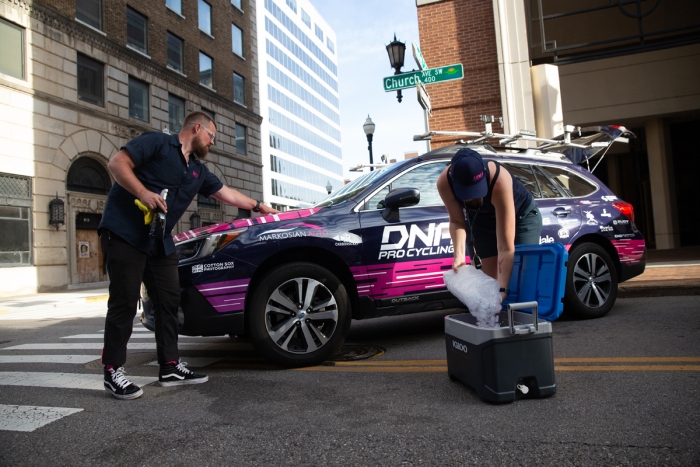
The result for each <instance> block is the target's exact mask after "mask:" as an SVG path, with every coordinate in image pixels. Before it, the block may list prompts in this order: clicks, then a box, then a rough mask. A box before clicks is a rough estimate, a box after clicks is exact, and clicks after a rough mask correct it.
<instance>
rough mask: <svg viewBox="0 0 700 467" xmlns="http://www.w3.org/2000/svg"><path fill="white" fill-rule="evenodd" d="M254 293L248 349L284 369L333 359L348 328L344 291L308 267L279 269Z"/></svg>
mask: <svg viewBox="0 0 700 467" xmlns="http://www.w3.org/2000/svg"><path fill="white" fill-rule="evenodd" d="M259 284H260V285H259V286H258V287H257V289H256V290H255V292H254V296H253V301H252V303H251V307H250V309H249V312H250V316H249V320H248V326H249V332H250V337H251V339H252V341H253V345H254V346H255V347H256V349H258V351H260V352H261V353H262V354H264V355H265V356H266V357H267V358H268V359H270V360H272V361H273V362H275V363H277V364H279V365H282V366H286V367H299V366H310V365H318V364H320V363H322V362H324V361H325V360H326V359H327V358H328V357H330V356H331V355H333V353H334V352H336V351H337V350H338V349H339V348H340V346H341V345H342V343H343V340H344V339H345V336H346V334H347V332H348V330H349V329H350V306H349V300H348V295H347V292H346V291H345V287H344V286H343V284H342V283H341V282H340V281H339V280H338V278H337V277H336V276H335V275H333V273H331V272H330V271H329V270H327V269H325V268H323V267H321V266H318V265H316V264H312V263H291V264H285V265H282V266H280V267H278V268H276V269H274V270H272V271H271V272H270V273H268V274H267V275H266V276H265V277H264V278H263V279H262V280H261V281H260V283H259Z"/></svg>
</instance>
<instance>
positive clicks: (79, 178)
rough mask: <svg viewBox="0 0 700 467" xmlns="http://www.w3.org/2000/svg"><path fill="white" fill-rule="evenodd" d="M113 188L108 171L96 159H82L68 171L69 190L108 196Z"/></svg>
mask: <svg viewBox="0 0 700 467" xmlns="http://www.w3.org/2000/svg"><path fill="white" fill-rule="evenodd" d="M110 188H112V180H111V179H110V177H109V173H107V169H105V168H104V166H103V165H102V164H100V163H99V162H97V161H96V160H95V159H92V158H90V157H81V158H79V159H78V160H76V161H75V162H74V163H73V165H71V167H70V169H69V170H68V190H69V191H79V192H81V193H93V194H96V195H106V194H107V193H109V189H110Z"/></svg>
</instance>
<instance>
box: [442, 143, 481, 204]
mask: <svg viewBox="0 0 700 467" xmlns="http://www.w3.org/2000/svg"><path fill="white" fill-rule="evenodd" d="M449 173H450V177H451V178H452V187H453V188H454V192H455V195H457V198H459V199H461V200H464V199H477V198H483V197H485V196H486V194H487V193H488V191H489V187H488V183H487V182H486V173H485V171H484V160H483V159H482V158H481V155H480V154H479V153H478V152H476V151H474V150H473V149H468V148H462V149H460V150H459V151H457V153H456V154H455V155H454V156H453V157H452V163H451V164H450V172H449Z"/></svg>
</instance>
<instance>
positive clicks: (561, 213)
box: [552, 208, 571, 217]
mask: <svg viewBox="0 0 700 467" xmlns="http://www.w3.org/2000/svg"><path fill="white" fill-rule="evenodd" d="M552 214H554V215H555V216H557V217H566V216H568V215H569V214H571V209H568V208H554V209H552Z"/></svg>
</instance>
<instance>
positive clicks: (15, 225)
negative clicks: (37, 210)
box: [0, 174, 32, 266]
mask: <svg viewBox="0 0 700 467" xmlns="http://www.w3.org/2000/svg"><path fill="white" fill-rule="evenodd" d="M31 209H32V181H31V179H30V178H27V177H20V176H18V175H10V174H0V232H2V235H0V266H27V265H30V264H31V247H30V245H31V238H30V235H31V219H30V215H31Z"/></svg>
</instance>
